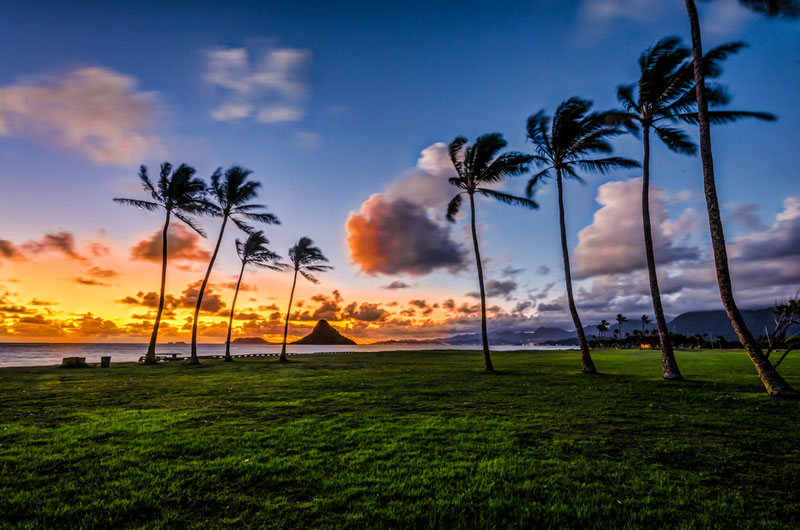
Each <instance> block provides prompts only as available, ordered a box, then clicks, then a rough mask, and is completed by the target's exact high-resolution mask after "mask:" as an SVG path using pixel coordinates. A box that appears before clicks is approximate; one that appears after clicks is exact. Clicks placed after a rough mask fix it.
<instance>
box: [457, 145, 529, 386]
mask: <svg viewBox="0 0 800 530" xmlns="http://www.w3.org/2000/svg"><path fill="white" fill-rule="evenodd" d="M506 145H507V142H506V141H505V140H504V139H503V136H502V135H501V134H499V133H491V134H484V135H483V136H479V137H478V139H477V140H476V141H475V144H474V145H467V139H466V138H464V137H463V136H459V137H457V138H455V139H454V140H453V141H452V142H450V160H451V162H452V163H453V166H454V167H455V169H456V173H458V176H457V177H453V178H451V179H450V184H452V185H453V186H455V187H457V188H458V189H459V190H460V191H459V192H458V193H457V194H456V196H455V197H453V198H452V199H451V200H450V202H449V203H448V205H447V219H448V220H449V221H450V222H455V215H456V214H457V213H458V211H459V210H460V209H461V200H462V195H464V194H466V195H467V197H469V208H470V224H471V226H472V244H473V247H474V249H475V263H476V265H477V267H478V286H479V288H480V296H481V338H482V340H483V366H484V369H485V370H486V371H489V372H491V371H492V370H494V367H493V366H492V358H491V356H490V355H489V336H488V334H487V332H486V291H485V289H484V286H483V264H482V263H481V252H480V248H479V245H478V233H477V231H476V228H475V194H476V193H478V194H480V195H483V196H484V197H490V198H492V199H496V200H498V201H500V202H504V203H506V204H511V205H514V206H524V207H525V208H530V209H535V208H538V207H539V206H538V205H537V204H536V203H535V202H534V201H532V200H530V199H526V198H524V197H516V196H514V195H509V194H507V193H502V192H500V191H496V190H493V189H491V188H487V187H486V186H491V185H493V184H498V183H500V182H502V181H503V179H505V178H506V177H514V176H518V175H522V174H524V173H526V172H527V171H528V165H529V164H530V162H531V160H532V159H533V157H531V156H530V155H526V154H523V153H517V152H514V151H509V152H506V153H502V154H500V151H501V150H502V149H503V148H505V146H506Z"/></svg>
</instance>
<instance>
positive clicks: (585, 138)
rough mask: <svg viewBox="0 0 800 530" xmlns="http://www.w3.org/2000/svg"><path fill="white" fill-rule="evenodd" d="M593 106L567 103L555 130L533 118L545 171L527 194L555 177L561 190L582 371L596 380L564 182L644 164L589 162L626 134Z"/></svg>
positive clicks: (537, 157)
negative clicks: (578, 303) (576, 283)
mask: <svg viewBox="0 0 800 530" xmlns="http://www.w3.org/2000/svg"><path fill="white" fill-rule="evenodd" d="M591 107H592V103H591V102H590V101H586V100H583V99H580V98H570V99H568V100H566V101H564V102H562V103H561V104H560V105H559V106H558V108H557V109H556V112H555V115H554V116H553V120H552V124H551V123H550V118H549V117H548V116H546V115H545V113H544V111H539V112H538V113H536V114H534V115H532V116H531V117H529V118H528V125H527V131H528V139H529V140H530V141H531V142H533V145H534V148H535V154H534V155H533V161H534V162H535V163H536V165H537V166H539V167H540V168H543V169H541V171H539V173H537V174H536V175H534V176H533V177H532V178H531V179H530V181H529V182H528V187H527V192H528V196H529V197H530V196H531V195H532V194H533V190H534V188H535V186H536V185H537V184H538V183H539V182H540V181H542V180H543V179H544V178H546V177H549V176H550V172H551V171H555V174H556V184H557V186H558V216H559V226H560V230H561V253H562V258H563V262H564V279H565V282H566V287H567V301H568V303H569V311H570V314H571V315H572V322H573V323H574V324H575V332H576V333H577V334H578V342H579V344H580V348H581V368H582V371H583V372H584V373H587V374H594V373H597V370H596V369H595V367H594V362H592V357H591V355H590V354H589V345H588V344H587V343H586V336H585V334H584V332H583V326H582V325H581V319H580V317H579V316H578V309H577V308H576V307H575V297H574V296H573V294H572V273H571V271H570V266H569V249H568V247H567V229H566V222H565V220H564V192H563V179H564V178H573V179H575V180H578V181H582V179H581V178H580V177H579V176H578V174H577V173H576V169H580V170H583V171H588V172H590V173H606V172H608V171H610V170H613V169H618V168H631V167H638V166H639V163H638V162H636V161H634V160H629V159H627V158H622V157H617V156H612V157H604V158H587V157H588V156H589V155H592V154H595V153H611V152H612V151H613V149H612V147H611V143H610V142H609V141H608V139H609V138H611V137H613V136H616V135H618V134H620V133H621V132H622V131H621V130H619V129H618V128H617V127H615V126H612V125H609V124H608V123H609V121H610V116H609V114H608V113H598V112H590V110H591Z"/></svg>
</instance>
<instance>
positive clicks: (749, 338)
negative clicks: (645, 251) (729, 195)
mask: <svg viewBox="0 0 800 530" xmlns="http://www.w3.org/2000/svg"><path fill="white" fill-rule="evenodd" d="M739 3H740V4H741V5H744V6H745V7H747V8H749V9H752V10H754V11H757V12H760V13H763V14H765V15H767V16H770V17H778V16H784V17H791V18H794V17H797V16H800V5H798V2H796V1H794V0H740V1H739ZM686 11H687V14H688V15H689V25H690V28H691V33H692V56H693V58H694V64H693V69H694V72H693V73H694V80H695V98H696V100H697V125H698V129H699V131H700V159H701V161H702V163H703V187H704V191H705V196H706V209H707V210H708V224H709V229H710V231H711V248H712V249H713V251H714V265H715V267H716V272H717V283H718V284H719V292H720V298H721V299H722V305H723V306H724V307H725V311H726V312H727V313H728V318H729V319H730V321H731V324H732V325H733V330H734V331H735V332H736V336H737V337H738V338H739V341H740V342H741V343H742V345H743V346H744V348H745V350H746V351H747V354H748V355H749V356H750V360H751V361H752V362H753V364H754V365H755V367H756V370H757V371H758V375H759V376H760V377H761V381H762V383H764V386H765V387H766V389H767V392H768V393H769V395H771V396H775V397H798V396H800V392H796V391H795V390H794V389H793V388H792V387H791V385H789V383H787V382H786V380H785V379H784V378H783V377H782V376H781V375H780V374H779V373H778V371H777V370H776V369H775V367H774V366H772V364H771V363H770V362H769V359H767V357H766V355H764V352H763V351H762V350H761V347H760V346H759V345H758V341H757V340H756V339H755V337H753V334H752V333H751V332H750V330H749V329H747V325H746V324H745V322H744V318H742V314H741V312H740V311H739V307H738V306H737V305H736V300H735V299H734V297H733V286H732V284H731V275H730V270H729V269H728V252H727V248H726V246H725V232H724V230H723V228H722V217H721V215H720V209H719V199H718V198H717V185H716V180H715V178H714V157H713V155H712V151H711V124H712V123H714V120H713V118H712V117H711V115H710V111H709V101H708V99H707V97H706V94H707V91H706V83H705V78H706V77H707V76H709V74H713V73H714V72H713V70H712V71H709V70H708V69H706V68H704V63H703V62H702V57H703V45H702V40H701V35H700V19H699V17H698V14H697V5H696V4H695V0H686Z"/></svg>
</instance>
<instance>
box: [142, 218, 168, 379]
mask: <svg viewBox="0 0 800 530" xmlns="http://www.w3.org/2000/svg"><path fill="white" fill-rule="evenodd" d="M171 214H172V212H171V211H170V210H167V218H166V220H165V221H164V231H163V232H162V234H161V296H159V298H158V311H157V312H156V323H155V324H154V325H153V333H152V334H151V335H150V344H149V345H148V346H147V355H145V357H144V364H158V361H157V360H156V342H158V326H160V325H161V313H163V312H164V296H165V291H166V287H167V230H168V229H169V218H170V215H171Z"/></svg>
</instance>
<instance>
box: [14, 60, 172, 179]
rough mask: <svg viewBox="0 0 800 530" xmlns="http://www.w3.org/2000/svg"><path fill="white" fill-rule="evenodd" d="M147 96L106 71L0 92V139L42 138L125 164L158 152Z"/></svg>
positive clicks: (152, 102)
mask: <svg viewBox="0 0 800 530" xmlns="http://www.w3.org/2000/svg"><path fill="white" fill-rule="evenodd" d="M157 114H158V107H157V104H156V97H155V95H154V93H152V92H137V90H136V80H135V79H134V78H132V77H129V76H126V75H123V74H121V73H119V72H115V71H113V70H110V69H107V68H100V67H91V68H80V69H77V70H73V71H72V72H68V73H66V74H64V75H62V76H60V77H54V78H49V79H37V80H35V81H34V82H19V83H17V84H14V85H6V86H3V87H0V135H4V134H5V135H20V136H30V137H34V138H42V139H45V140H47V141H51V142H53V143H55V144H56V145H58V146H60V147H64V148H67V149H74V150H76V151H78V152H80V153H82V154H83V155H85V156H87V157H89V158H90V159H91V160H93V161H95V162H100V163H109V164H121V165H130V164H135V163H137V162H140V161H141V160H142V159H143V158H145V157H146V156H147V154H148V153H153V152H158V151H160V150H161V141H160V140H159V139H158V138H157V137H156V136H155V135H154V134H153V128H154V126H155V123H154V122H155V119H156V116H157Z"/></svg>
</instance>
